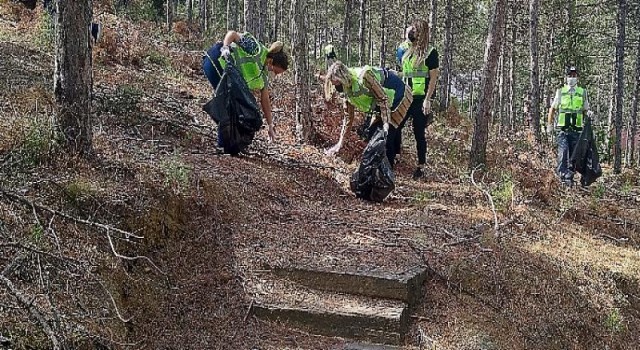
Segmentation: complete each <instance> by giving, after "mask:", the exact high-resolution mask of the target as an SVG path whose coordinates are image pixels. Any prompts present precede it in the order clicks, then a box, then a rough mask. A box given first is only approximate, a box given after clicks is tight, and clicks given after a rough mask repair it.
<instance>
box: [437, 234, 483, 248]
mask: <svg viewBox="0 0 640 350" xmlns="http://www.w3.org/2000/svg"><path fill="white" fill-rule="evenodd" d="M478 238H480V235H476V236H473V237H471V238H464V239H461V240H458V241H455V242H451V243H445V244H443V245H442V246H443V247H452V246H454V245H458V244H463V243H468V242H471V241H475V240H476V239H478Z"/></svg>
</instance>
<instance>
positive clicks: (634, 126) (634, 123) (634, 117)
mask: <svg viewBox="0 0 640 350" xmlns="http://www.w3.org/2000/svg"><path fill="white" fill-rule="evenodd" d="M639 100H640V41H638V53H637V55H636V84H635V91H634V94H633V106H632V107H631V140H632V141H631V154H630V156H629V163H630V164H631V166H634V165H635V164H636V162H635V150H636V139H637V134H638V104H639V103H640V101H639Z"/></svg>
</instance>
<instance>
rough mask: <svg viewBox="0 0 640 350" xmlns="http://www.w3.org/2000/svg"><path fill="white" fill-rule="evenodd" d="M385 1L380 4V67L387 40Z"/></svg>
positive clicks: (382, 62)
mask: <svg viewBox="0 0 640 350" xmlns="http://www.w3.org/2000/svg"><path fill="white" fill-rule="evenodd" d="M385 5H386V3H385V1H381V2H380V67H384V62H385V56H386V51H387V38H386V35H385V34H386V31H387V29H386V25H385V23H386V21H387V19H386V18H385V17H386V15H387V14H386V9H385Z"/></svg>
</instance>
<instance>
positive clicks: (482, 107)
mask: <svg viewBox="0 0 640 350" xmlns="http://www.w3.org/2000/svg"><path fill="white" fill-rule="evenodd" d="M447 1H450V0H447ZM505 9H506V0H496V1H495V5H494V7H493V12H492V13H493V15H492V17H493V18H492V20H491V28H490V29H489V34H488V35H487V44H486V48H485V52H484V67H483V70H482V71H483V76H482V83H481V88H480V97H479V98H478V108H477V112H476V114H475V120H474V130H473V140H472V142H471V154H470V157H469V168H470V169H474V168H475V167H476V166H478V165H481V164H485V162H486V151H487V141H488V138H489V120H490V118H491V106H492V104H493V94H492V92H493V89H494V87H495V80H496V68H497V67H496V66H497V63H498V55H499V54H500V45H501V43H502V33H503V30H502V26H503V25H504V17H505Z"/></svg>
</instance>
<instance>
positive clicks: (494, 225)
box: [471, 164, 500, 232]
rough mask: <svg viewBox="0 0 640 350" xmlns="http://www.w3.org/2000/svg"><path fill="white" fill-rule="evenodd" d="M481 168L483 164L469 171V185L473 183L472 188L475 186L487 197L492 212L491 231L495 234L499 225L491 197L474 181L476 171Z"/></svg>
mask: <svg viewBox="0 0 640 350" xmlns="http://www.w3.org/2000/svg"><path fill="white" fill-rule="evenodd" d="M482 166H483V164H479V165H478V166H476V167H475V168H474V169H473V170H472V171H471V183H473V186H475V187H476V188H477V189H478V190H480V191H481V192H482V193H484V194H485V196H487V198H488V199H489V204H491V211H492V212H493V222H494V224H493V229H494V230H496V232H497V231H498V228H499V227H500V225H499V224H498V214H497V213H496V206H495V204H493V197H491V194H490V193H489V192H488V191H487V190H485V189H483V188H482V187H480V185H478V184H477V183H476V180H475V178H474V175H475V172H476V170H478V169H479V168H480V167H482Z"/></svg>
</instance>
